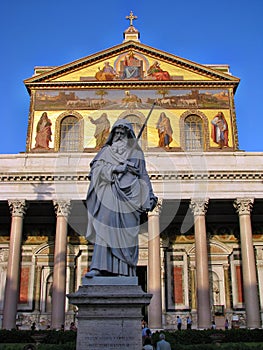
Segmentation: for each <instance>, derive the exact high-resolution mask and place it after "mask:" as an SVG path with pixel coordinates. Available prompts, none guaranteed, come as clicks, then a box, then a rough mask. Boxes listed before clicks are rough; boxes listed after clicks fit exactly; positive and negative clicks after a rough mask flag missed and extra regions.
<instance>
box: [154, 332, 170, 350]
mask: <svg viewBox="0 0 263 350" xmlns="http://www.w3.org/2000/svg"><path fill="white" fill-rule="evenodd" d="M159 339H160V340H159V341H158V342H157V346H156V350H171V345H170V343H168V341H166V340H165V335H164V334H163V333H161V334H160V336H159Z"/></svg>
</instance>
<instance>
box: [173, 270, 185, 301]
mask: <svg viewBox="0 0 263 350" xmlns="http://www.w3.org/2000/svg"><path fill="white" fill-rule="evenodd" d="M173 284H174V302H175V304H183V302H184V295H183V269H182V267H180V266H174V267H173Z"/></svg>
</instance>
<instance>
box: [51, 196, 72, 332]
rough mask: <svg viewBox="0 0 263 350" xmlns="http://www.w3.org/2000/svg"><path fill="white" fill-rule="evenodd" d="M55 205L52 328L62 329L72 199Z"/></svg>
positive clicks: (56, 202)
mask: <svg viewBox="0 0 263 350" xmlns="http://www.w3.org/2000/svg"><path fill="white" fill-rule="evenodd" d="M54 207H55V211H56V214H57V224H56V238H55V251H54V270H53V287H52V314H51V328H52V329H60V327H61V325H62V324H63V325H64V323H65V303H66V263H67V230H68V222H67V218H68V215H69V213H70V201H69V200H68V201H67V200H60V201H54Z"/></svg>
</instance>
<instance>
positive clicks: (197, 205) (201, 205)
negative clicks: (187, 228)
mask: <svg viewBox="0 0 263 350" xmlns="http://www.w3.org/2000/svg"><path fill="white" fill-rule="evenodd" d="M208 202H209V199H208V198H205V199H193V198H192V199H191V202H190V209H191V210H192V213H193V214H194V216H196V215H198V216H200V215H201V216H204V215H205V214H206V211H207V207H208Z"/></svg>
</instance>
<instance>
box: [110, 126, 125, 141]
mask: <svg viewBox="0 0 263 350" xmlns="http://www.w3.org/2000/svg"><path fill="white" fill-rule="evenodd" d="M126 138H127V131H126V130H125V128H121V127H119V128H116V129H115V130H114V136H113V142H117V141H120V140H124V139H126Z"/></svg>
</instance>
